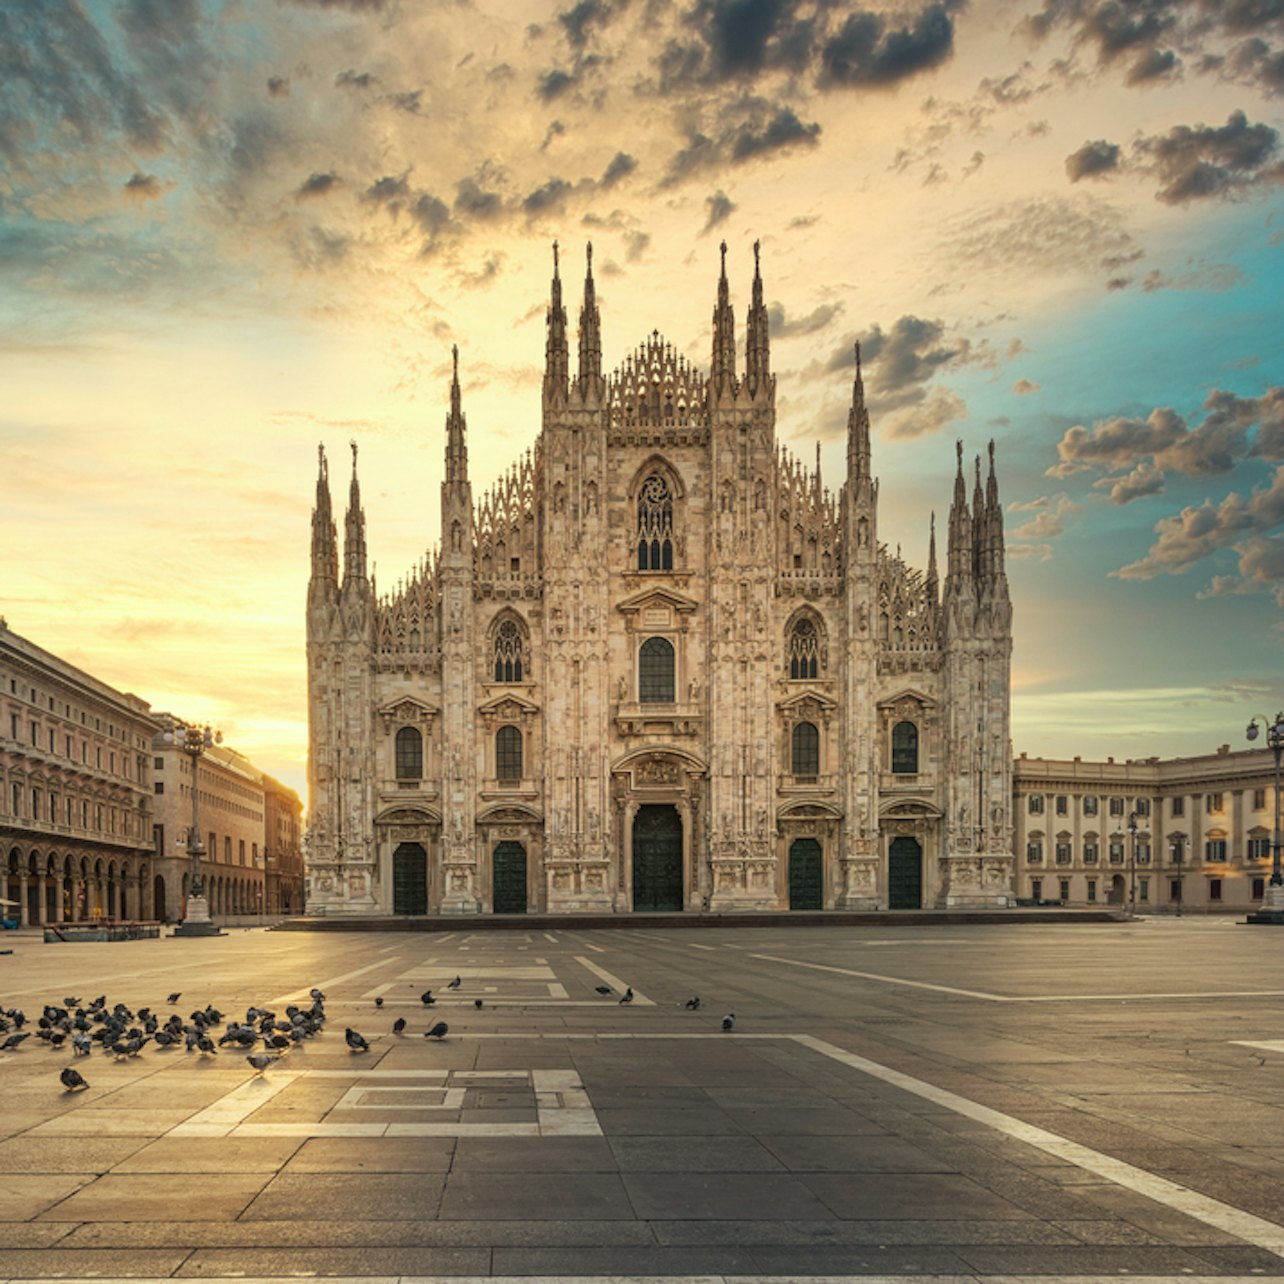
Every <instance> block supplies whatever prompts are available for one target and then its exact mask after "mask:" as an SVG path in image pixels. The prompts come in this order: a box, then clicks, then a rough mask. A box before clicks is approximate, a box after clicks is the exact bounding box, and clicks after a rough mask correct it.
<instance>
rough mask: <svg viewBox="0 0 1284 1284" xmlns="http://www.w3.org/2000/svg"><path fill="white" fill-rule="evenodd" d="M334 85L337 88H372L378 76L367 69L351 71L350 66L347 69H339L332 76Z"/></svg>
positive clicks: (376, 82)
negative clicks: (337, 72) (333, 76)
mask: <svg viewBox="0 0 1284 1284" xmlns="http://www.w3.org/2000/svg"><path fill="white" fill-rule="evenodd" d="M334 83H335V87H336V88H338V89H373V88H374V86H375V85H376V84H378V83H379V82H378V78H377V77H376V76H375V75H374V74H373V73H371V72H369V71H360V72H358V71H353V70H352V68H351V67H349V68H348V69H347V71H341V72H340V73H339V74H338V75H337V76H336V77H335V78H334Z"/></svg>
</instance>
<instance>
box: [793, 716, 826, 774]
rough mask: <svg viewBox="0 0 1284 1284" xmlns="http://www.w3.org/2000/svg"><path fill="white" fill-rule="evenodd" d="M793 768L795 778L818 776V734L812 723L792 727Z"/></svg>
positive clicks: (800, 723) (802, 723) (801, 723)
mask: <svg viewBox="0 0 1284 1284" xmlns="http://www.w3.org/2000/svg"><path fill="white" fill-rule="evenodd" d="M791 756H792V760H793V768H794V775H795V776H819V775H820V732H819V731H817V730H816V724H815V723H814V722H799V723H797V724H796V725H795V726H794V743H793V754H792V755H791Z"/></svg>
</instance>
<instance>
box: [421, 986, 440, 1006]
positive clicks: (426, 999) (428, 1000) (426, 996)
mask: <svg viewBox="0 0 1284 1284" xmlns="http://www.w3.org/2000/svg"><path fill="white" fill-rule="evenodd" d="M419 1002H420V1003H422V1004H423V1005H424V1007H426V1008H430V1007H432V1005H433V1004H434V1003H436V1002H437V1000H436V999H434V998H433V997H432V991H431V990H425V991H424V992H423V993H422V994H421V995H420V996H419Z"/></svg>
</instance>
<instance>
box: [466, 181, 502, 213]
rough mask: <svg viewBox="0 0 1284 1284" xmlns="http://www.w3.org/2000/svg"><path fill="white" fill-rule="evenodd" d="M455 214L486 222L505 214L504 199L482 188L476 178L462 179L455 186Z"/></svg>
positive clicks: (498, 194)
mask: <svg viewBox="0 0 1284 1284" xmlns="http://www.w3.org/2000/svg"><path fill="white" fill-rule="evenodd" d="M455 212H456V213H457V214H464V215H467V216H468V217H469V218H471V219H475V220H480V221H483V222H484V221H485V220H487V219H492V218H495V217H496V216H498V215H500V214H502V213H503V212H504V198H503V196H502V195H500V193H499V192H494V191H488V190H487V189H486V188H484V187H482V186H481V184H480V183H479V182H478V181H477V179H476V178H461V179H460V180H459V182H458V183H457V184H456V185H455Z"/></svg>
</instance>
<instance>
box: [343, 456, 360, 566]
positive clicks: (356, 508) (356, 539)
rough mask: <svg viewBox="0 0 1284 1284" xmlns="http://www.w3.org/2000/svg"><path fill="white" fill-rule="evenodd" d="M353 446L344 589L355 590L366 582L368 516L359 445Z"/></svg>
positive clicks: (345, 534)
mask: <svg viewBox="0 0 1284 1284" xmlns="http://www.w3.org/2000/svg"><path fill="white" fill-rule="evenodd" d="M351 445H352V483H351V485H350V486H349V487H348V513H347V517H346V518H345V520H344V524H343V587H344V588H345V589H347V588H355V587H359V586H360V585H362V584H364V583H365V582H366V515H365V512H364V511H363V509H362V507H361V486H360V483H359V482H358V481H357V443H356V441H355V439H354V440H353V441H352V443H351Z"/></svg>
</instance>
